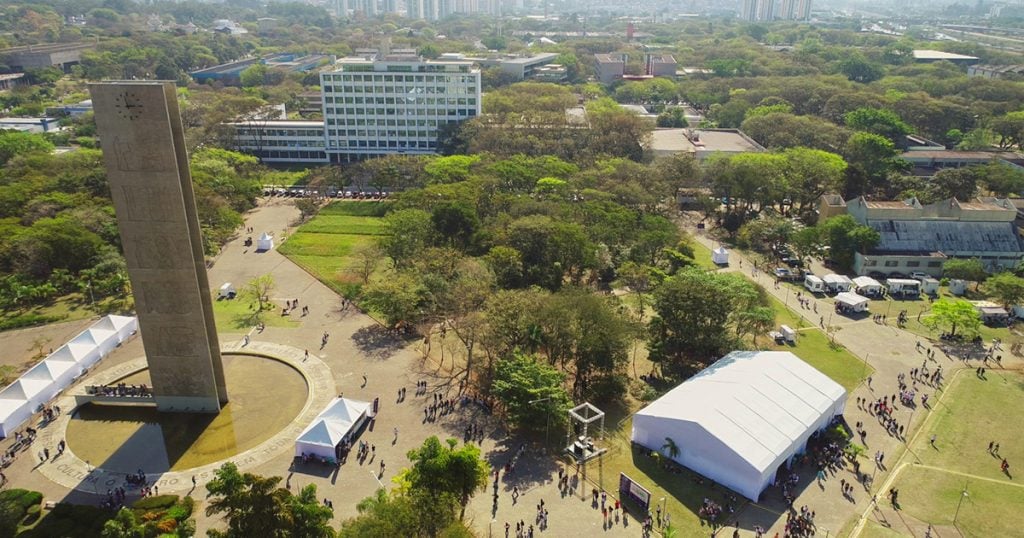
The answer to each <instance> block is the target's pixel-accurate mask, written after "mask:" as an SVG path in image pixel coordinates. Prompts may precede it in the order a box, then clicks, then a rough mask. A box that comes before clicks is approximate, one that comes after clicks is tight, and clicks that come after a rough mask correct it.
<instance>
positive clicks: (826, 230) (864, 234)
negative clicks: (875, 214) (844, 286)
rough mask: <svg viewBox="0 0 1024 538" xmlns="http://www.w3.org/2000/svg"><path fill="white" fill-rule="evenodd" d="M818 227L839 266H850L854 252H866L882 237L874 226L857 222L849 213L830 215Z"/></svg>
mask: <svg viewBox="0 0 1024 538" xmlns="http://www.w3.org/2000/svg"><path fill="white" fill-rule="evenodd" d="M818 228H819V229H820V230H821V237H822V241H823V242H824V243H825V244H826V245H827V246H828V247H829V253H830V255H831V256H832V259H833V260H834V261H835V263H836V264H837V265H838V266H840V267H852V266H853V257H854V254H855V253H857V252H860V253H862V254H863V253H866V252H867V251H868V250H871V249H872V248H874V247H875V245H877V244H878V242H879V241H881V239H882V236H881V235H880V234H879V233H878V232H877V231H875V229H874V228H872V227H870V226H865V225H863V224H858V223H857V221H856V220H854V218H853V217H852V216H850V215H839V216H836V217H832V218H830V219H828V220H826V221H825V222H823V223H821V224H820V225H818Z"/></svg>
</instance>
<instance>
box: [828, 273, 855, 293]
mask: <svg viewBox="0 0 1024 538" xmlns="http://www.w3.org/2000/svg"><path fill="white" fill-rule="evenodd" d="M821 279H822V280H824V281H825V287H826V288H828V290H829V291H833V292H843V291H850V290H851V289H853V280H850V277H848V276H846V275H837V274H835V273H829V274H827V275H825V276H823V277H821Z"/></svg>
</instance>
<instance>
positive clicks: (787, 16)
mask: <svg viewBox="0 0 1024 538" xmlns="http://www.w3.org/2000/svg"><path fill="white" fill-rule="evenodd" d="M739 17H740V18H741V19H743V20H745V21H771V20H776V19H784V20H807V19H809V18H810V17H811V0H742V3H741V4H740V13H739Z"/></svg>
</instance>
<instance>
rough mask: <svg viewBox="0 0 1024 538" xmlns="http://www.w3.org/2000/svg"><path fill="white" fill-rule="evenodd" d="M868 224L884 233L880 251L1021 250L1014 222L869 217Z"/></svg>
mask: <svg viewBox="0 0 1024 538" xmlns="http://www.w3.org/2000/svg"><path fill="white" fill-rule="evenodd" d="M985 205H986V206H988V205H989V204H985ZM1000 209H1002V208H1000ZM868 226H871V227H872V228H874V229H875V230H876V231H877V232H878V233H879V235H880V236H881V240H880V241H879V242H878V245H877V246H876V247H875V248H874V249H872V252H873V253H876V254H879V253H926V254H927V253H938V252H941V253H946V254H956V253H961V252H963V253H970V252H1020V251H1021V246H1020V240H1019V239H1018V236H1017V232H1016V230H1015V229H1014V226H1013V223H1011V222H981V221H960V220H869V221H868Z"/></svg>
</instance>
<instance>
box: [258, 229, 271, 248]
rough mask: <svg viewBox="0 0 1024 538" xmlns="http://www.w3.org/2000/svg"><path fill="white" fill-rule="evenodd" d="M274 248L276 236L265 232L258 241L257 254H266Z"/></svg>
mask: <svg viewBox="0 0 1024 538" xmlns="http://www.w3.org/2000/svg"><path fill="white" fill-rule="evenodd" d="M273 248H274V236H272V235H270V234H269V233H267V232H263V235H261V236H260V238H259V239H257V240H256V252H266V251H268V250H273Z"/></svg>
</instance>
